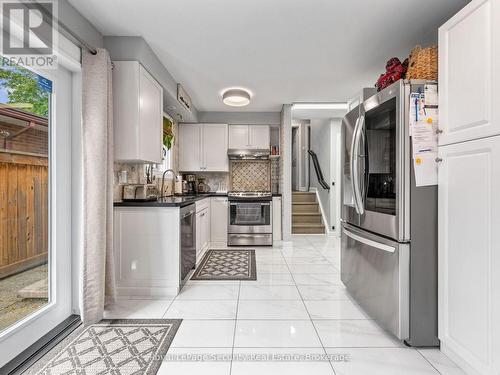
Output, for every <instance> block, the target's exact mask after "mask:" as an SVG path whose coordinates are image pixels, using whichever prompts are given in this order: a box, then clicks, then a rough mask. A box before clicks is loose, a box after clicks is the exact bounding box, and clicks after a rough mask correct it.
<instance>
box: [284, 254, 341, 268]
mask: <svg viewBox="0 0 500 375" xmlns="http://www.w3.org/2000/svg"><path fill="white" fill-rule="evenodd" d="M283 259H286V262H287V263H288V265H289V266H290V265H292V264H326V265H330V264H331V263H330V261H329V260H328V259H326V258H325V257H322V256H317V257H288V258H283Z"/></svg>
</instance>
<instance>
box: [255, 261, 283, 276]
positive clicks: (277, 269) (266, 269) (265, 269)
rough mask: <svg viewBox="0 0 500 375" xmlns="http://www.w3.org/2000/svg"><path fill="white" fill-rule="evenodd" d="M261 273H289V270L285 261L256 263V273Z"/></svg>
mask: <svg viewBox="0 0 500 375" xmlns="http://www.w3.org/2000/svg"><path fill="white" fill-rule="evenodd" d="M262 273H290V270H289V269H288V265H287V264H286V263H283V264H258V265H257V274H262Z"/></svg>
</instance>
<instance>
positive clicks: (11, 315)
mask: <svg viewBox="0 0 500 375" xmlns="http://www.w3.org/2000/svg"><path fill="white" fill-rule="evenodd" d="M71 124H72V74H71V73H70V72H69V71H68V70H66V69H64V68H63V67H61V66H60V67H59V68H58V69H57V70H50V71H44V72H43V73H41V72H36V71H32V70H29V69H26V68H23V67H20V66H17V65H7V64H6V63H5V61H4V63H3V64H2V66H0V353H1V355H0V367H1V366H3V365H4V364H6V363H7V362H9V361H10V360H11V359H13V358H14V357H15V356H16V355H18V354H19V353H21V352H22V351H23V350H24V349H26V348H27V347H29V346H30V345H31V344H33V343H34V342H35V341H36V340H37V339H39V338H41V337H42V336H43V335H45V334H46V333H47V332H49V331H50V330H51V329H53V328H54V327H55V326H57V325H58V324H59V323H61V322H62V321H64V320H65V319H66V318H67V317H69V316H70V315H71V313H72V271H71V270H72V246H71V191H72V188H71Z"/></svg>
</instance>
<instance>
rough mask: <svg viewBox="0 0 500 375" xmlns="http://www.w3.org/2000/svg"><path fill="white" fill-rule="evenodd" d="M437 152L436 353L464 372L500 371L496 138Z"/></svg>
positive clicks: (499, 144) (499, 150)
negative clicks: (439, 343)
mask: <svg viewBox="0 0 500 375" xmlns="http://www.w3.org/2000/svg"><path fill="white" fill-rule="evenodd" d="M439 157H440V158H441V159H442V162H441V163H440V165H439V311H440V316H439V338H440V340H441V350H442V351H443V352H444V353H445V354H446V355H448V356H449V357H450V358H451V359H453V360H454V361H455V362H456V363H457V364H459V365H460V366H461V367H462V368H463V369H464V370H465V371H466V372H467V373H469V374H499V373H500V341H499V340H498V337H500V136H496V137H490V138H484V139H480V140H473V141H468V142H462V143H458V144H453V145H448V146H444V147H440V148H439Z"/></svg>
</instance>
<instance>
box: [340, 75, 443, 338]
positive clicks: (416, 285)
mask: <svg viewBox="0 0 500 375" xmlns="http://www.w3.org/2000/svg"><path fill="white" fill-rule="evenodd" d="M425 84H435V83H432V82H424V81H411V82H405V81H403V80H400V81H398V82H396V83H394V84H393V85H391V86H389V87H387V88H386V89H384V90H382V91H380V92H379V93H377V94H375V95H373V96H371V97H369V98H367V99H366V100H365V101H364V102H363V103H361V104H360V105H359V106H357V107H356V108H354V109H353V110H352V111H350V112H349V113H348V114H347V115H346V116H345V118H344V119H343V124H342V125H343V126H342V131H343V136H342V139H343V151H344V152H343V161H342V165H343V167H342V200H343V201H342V235H341V276H342V281H343V283H344V284H345V285H346V287H347V290H348V291H349V293H350V294H351V295H352V297H353V298H354V299H355V300H356V301H357V302H358V303H359V305H360V306H361V307H362V308H363V309H364V310H365V311H366V312H367V313H368V314H369V315H370V317H371V318H373V319H374V320H376V321H377V322H378V324H379V325H380V326H381V327H383V328H384V329H386V330H387V331H389V332H391V333H393V334H394V335H395V336H396V337H397V338H399V339H400V340H403V341H405V342H406V343H407V344H408V345H411V346H436V345H438V344H439V340H438V338H437V326H438V324H437V265H438V263H437V262H438V260H437V186H425V187H417V186H416V184H415V175H414V171H413V167H412V166H413V163H412V159H411V154H412V152H411V139H410V131H409V123H410V105H413V104H411V103H410V93H412V92H419V91H421V92H422V93H423V92H424V87H425Z"/></svg>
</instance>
